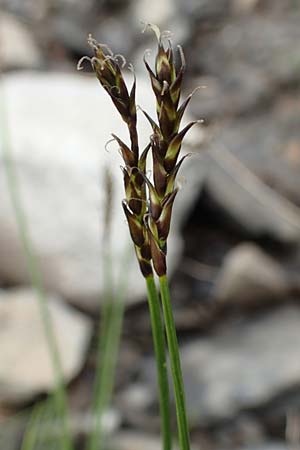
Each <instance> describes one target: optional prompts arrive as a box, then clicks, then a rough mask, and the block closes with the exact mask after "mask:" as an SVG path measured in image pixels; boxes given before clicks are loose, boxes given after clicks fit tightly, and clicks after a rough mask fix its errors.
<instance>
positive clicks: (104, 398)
mask: <svg viewBox="0 0 300 450" xmlns="http://www.w3.org/2000/svg"><path fill="white" fill-rule="evenodd" d="M104 255H105V257H104V260H103V264H104V276H105V277H104V279H105V280H106V285H105V286H106V289H105V301H104V304H103V308H102V321H101V328H100V330H99V339H98V357H97V368H96V379H95V395H94V398H95V402H94V408H93V417H94V418H95V424H94V426H93V429H92V432H91V434H90V436H89V439H88V443H87V449H88V450H101V449H102V448H103V444H104V442H103V440H104V439H103V438H104V435H103V427H102V418H103V413H104V412H105V410H106V409H107V408H108V407H109V405H110V403H111V398H112V392H113V386H114V380H115V368H116V362H117V356H118V351H119V344H120V335H121V330H122V322H123V315H124V314H123V313H124V305H125V295H126V292H127V282H128V272H127V271H126V270H124V267H128V251H127V250H126V252H125V253H124V258H123V259H124V260H123V261H121V273H120V281H119V285H118V289H117V293H116V295H115V296H114V286H113V279H112V272H113V266H112V260H111V251H106V252H105V253H104Z"/></svg>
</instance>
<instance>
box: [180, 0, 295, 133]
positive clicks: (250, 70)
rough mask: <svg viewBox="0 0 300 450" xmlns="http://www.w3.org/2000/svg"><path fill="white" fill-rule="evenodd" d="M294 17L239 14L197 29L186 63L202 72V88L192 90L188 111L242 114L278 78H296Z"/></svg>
mask: <svg viewBox="0 0 300 450" xmlns="http://www.w3.org/2000/svg"><path fill="white" fill-rule="evenodd" d="M210 3H211V2H210ZM213 4H214V2H213ZM299 19H300V16H299V12H298V13H297V11H296V12H293V13H289V14H285V15H284V16H282V15H280V14H279V15H277V16H275V17H273V16H270V15H267V14H265V15H258V14H256V15H246V14H245V15H242V16H241V17H235V18H232V19H229V20H228V21H227V22H226V23H225V24H224V25H223V26H219V27H218V29H217V30H214V32H211V33H207V34H206V35H203V33H201V32H199V33H197V36H199V37H198V38H197V39H196V42H194V43H193V46H192V48H191V50H190V51H191V55H190V58H189V64H190V65H191V66H192V67H193V68H194V70H195V71H196V72H198V73H199V75H200V76H201V77H204V80H202V79H200V80H197V84H198V83H199V84H203V83H204V84H206V85H207V86H208V88H207V89H206V90H202V91H200V92H199V93H198V94H197V102H196V101H194V102H193V103H192V105H191V107H192V110H193V113H194V114H195V115H196V116H200V117H203V116H204V117H205V118H207V119H208V118H209V119H211V118H214V117H224V116H227V115H232V114H243V113H245V112H247V111H250V110H253V109H254V108H255V107H257V106H259V105H261V104H264V103H265V102H266V101H270V100H271V99H272V98H273V97H274V95H275V94H276V90H277V89H278V88H279V87H280V86H282V85H283V84H295V83H298V82H299V75H298V74H299V69H300V60H299V52H298V49H297V47H295V46H294V45H293V44H294V42H298V41H299V39H300V29H299V26H298V24H299ZM195 33H196V31H195ZM236 129H238V128H236Z"/></svg>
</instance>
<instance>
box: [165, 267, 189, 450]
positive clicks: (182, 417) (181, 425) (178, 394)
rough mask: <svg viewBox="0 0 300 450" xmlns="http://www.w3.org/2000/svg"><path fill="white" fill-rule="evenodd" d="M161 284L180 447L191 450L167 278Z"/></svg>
mask: <svg viewBox="0 0 300 450" xmlns="http://www.w3.org/2000/svg"><path fill="white" fill-rule="evenodd" d="M159 282H160V292H161V299H162V305H163V312H164V319H165V326H166V332H167V340H168V347H169V354H170V363H171V371H172V377H173V384H174V394H175V404H176V416H177V424H178V435H179V445H180V449H181V450H190V438H189V429H188V421H187V414H186V406H185V393H184V384H183V377H182V370H181V364H180V355H179V348H178V341H177V335H176V328H175V322H174V317H173V312H172V306H171V298H170V291H169V285H168V279H167V276H166V275H163V276H161V277H159Z"/></svg>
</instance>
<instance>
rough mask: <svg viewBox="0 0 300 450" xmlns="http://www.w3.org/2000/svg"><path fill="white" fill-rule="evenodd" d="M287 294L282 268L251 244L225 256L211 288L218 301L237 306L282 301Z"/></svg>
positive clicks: (236, 248) (245, 244)
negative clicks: (213, 289) (214, 283)
mask: <svg viewBox="0 0 300 450" xmlns="http://www.w3.org/2000/svg"><path fill="white" fill-rule="evenodd" d="M287 292H288V280H287V276H286V274H285V272H284V270H283V268H282V267H281V266H280V264H279V263H277V261H275V260H274V259H272V258H271V257H270V256H269V255H267V254H266V253H264V252H263V251H262V250H261V249H260V248H259V247H257V246H256V245H254V244H251V243H244V244H240V245H238V246H237V247H235V248H233V249H232V250H231V251H230V252H229V253H228V254H227V255H226V257H225V259H224V262H223V265H222V267H221V270H220V272H219V274H218V277H217V280H216V285H215V296H216V297H217V298H218V299H219V300H221V301H223V302H226V303H236V304H240V305H243V304H248V305H250V304H257V303H258V304H261V303H262V302H266V301H270V300H272V301H274V300H278V299H279V300H280V299H281V300H282V299H283V298H284V297H285V296H286V295H287Z"/></svg>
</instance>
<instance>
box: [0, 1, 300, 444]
mask: <svg viewBox="0 0 300 450" xmlns="http://www.w3.org/2000/svg"><path fill="white" fill-rule="evenodd" d="M141 21H143V22H151V23H155V24H157V25H159V26H160V28H161V29H163V30H170V31H171V32H172V34H173V40H174V43H175V44H179V43H180V44H181V45H182V46H183V48H184V53H185V57H186V61H187V71H186V77H185V84H184V93H185V94H189V93H190V92H191V91H192V90H193V89H195V88H197V87H198V86H200V87H201V88H200V89H199V90H197V92H195V95H194V98H193V100H192V102H191V106H190V108H189V113H188V114H189V116H190V117H192V118H196V119H204V124H203V125H202V126H201V127H200V126H199V127H198V129H197V130H196V132H195V133H193V134H192V135H191V138H190V139H189V140H188V142H187V149H188V150H192V151H193V152H194V153H195V156H194V157H193V158H190V159H189V161H188V163H187V165H186V168H185V170H184V171H183V172H182V175H183V177H184V182H183V189H182V191H181V192H180V195H179V196H178V197H181V199H180V198H178V204H177V206H176V211H175V219H174V222H173V227H174V232H173V236H172V237H171V242H170V269H171V272H170V275H171V294H172V299H173V307H174V314H175V319H176V325H177V330H178V336H179V341H180V349H181V354H182V363H183V368H184V378H185V384H186V391H187V392H186V393H187V405H188V412H189V416H190V424H191V436H192V443H193V445H194V448H195V449H198V448H199V449H200V448H201V449H202V450H206V449H207V450H221V449H233V448H234V449H244V448H251V449H255V450H256V449H257V450H265V449H266V450H267V449H276V450H277V449H278V450H281V449H285V448H293V449H296V448H299V446H300V440H299V434H300V326H299V325H300V305H299V299H300V278H299V271H300V251H299V243H300V209H299V208H300V1H299V0H165V1H161V0H160V1H159V0H151V1H149V0H85V1H80V0H0V68H1V73H2V75H1V77H2V79H1V82H0V84H1V97H2V98H1V100H0V103H1V108H2V110H1V115H2V119H1V121H2V125H1V129H2V132H1V144H0V145H1V148H2V152H1V155H2V156H1V159H0V163H1V167H0V188H1V189H0V288H1V290H0V355H1V356H0V435H1V439H3V444H2V445H1V448H3V449H4V448H5V449H6V450H10V449H18V448H20V442H21V439H22V434H23V432H24V428H25V427H26V423H27V419H28V414H29V412H28V411H30V410H31V409H32V407H34V405H36V403H37V402H40V401H43V400H44V399H45V398H46V397H47V395H48V394H50V393H51V392H52V390H53V386H54V382H53V374H52V369H51V363H50V362H49V358H48V357H47V351H46V347H45V343H44V337H43V329H42V325H41V321H40V318H39V313H38V311H37V307H36V304H35V294H34V292H33V290H32V289H31V287H30V282H29V278H30V277H29V276H28V267H27V266H28V264H27V262H26V259H24V252H23V250H22V244H21V241H20V238H19V231H18V227H17V223H16V220H15V211H14V210H13V208H12V204H11V199H10V196H9V192H8V188H7V182H6V175H5V168H4V156H3V155H4V153H3V148H4V147H5V146H9V147H11V150H12V151H13V153H12V154H13V157H14V161H15V167H16V170H17V172H18V175H19V181H20V192H21V199H22V205H23V207H24V211H25V213H26V216H27V220H28V224H29V230H30V233H31V237H32V241H33V244H34V249H35V252H36V255H37V258H38V263H39V269H40V271H41V274H42V277H43V284H44V288H45V290H46V292H47V295H49V308H50V309H51V313H52V317H53V322H54V325H55V329H56V331H57V335H58V337H57V339H58V344H59V348H60V351H61V358H62V363H63V369H64V370H63V372H64V378H65V381H66V383H67V384H68V398H69V406H70V410H71V424H72V430H73V432H74V435H75V437H76V440H77V441H76V442H77V443H78V449H79V448H83V447H82V445H83V442H84V438H85V436H86V435H87V434H88V432H89V429H90V426H91V421H90V420H89V408H90V405H91V403H92V399H93V389H92V383H93V380H94V376H95V368H96V362H97V350H96V341H97V324H98V322H99V300H100V301H101V299H102V300H103V298H104V293H105V282H106V281H107V280H106V279H105V275H104V274H103V270H102V269H103V267H104V268H105V262H103V261H102V262H101V261H100V260H101V245H102V241H101V239H102V238H101V235H102V234H103V229H104V224H103V221H104V216H105V211H104V208H103V202H105V199H106V198H107V195H108V193H107V190H106V189H105V188H104V187H103V186H104V184H105V180H104V175H103V174H104V172H105V170H106V168H107V164H108V165H110V164H112V162H113V165H114V168H111V170H112V178H113V180H114V183H115V191H116V192H115V193H113V194H112V195H113V196H114V195H115V197H114V198H115V200H114V205H115V206H112V211H113V220H112V231H111V234H112V244H111V245H112V249H111V255H112V261H113V266H114V270H115V268H116V272H117V273H119V271H120V270H121V271H122V268H123V269H124V270H129V269H128V268H127V264H125V265H124V264H123V266H122V264H121V262H120V261H121V259H122V255H123V254H124V252H125V251H126V248H127V245H128V242H127V238H126V237H125V236H127V229H126V224H125V223H124V218H123V216H122V211H121V208H120V207H119V204H120V202H119V200H120V198H122V180H121V179H120V180H119V178H121V177H120V175H119V165H120V159H119V157H118V155H117V154H116V155H115V153H116V152H114V151H113V150H108V151H107V152H104V150H103V148H104V145H105V143H106V142H107V141H108V139H109V137H110V133H111V132H116V131H117V133H116V134H121V135H122V133H123V129H122V124H121V123H120V122H121V120H120V119H119V117H118V116H117V114H116V112H115V111H114V110H113V109H112V107H111V105H110V102H109V99H108V98H106V97H107V96H106V94H105V93H104V92H102V89H100V86H99V85H98V84H97V82H96V80H95V79H94V77H93V76H92V75H91V74H89V73H88V72H89V68H88V67H87V66H86V67H85V70H84V74H82V73H79V72H77V71H76V65H77V62H78V60H79V59H80V58H81V57H82V56H83V55H86V54H89V49H88V46H87V42H86V38H87V35H88V33H92V34H93V36H94V37H95V38H96V39H97V40H99V41H100V42H103V43H106V44H107V45H109V47H110V48H111V50H112V51H113V52H114V53H120V54H122V55H123V56H124V57H125V58H126V61H128V62H131V63H132V64H133V65H134V67H135V70H136V72H137V76H138V82H139V86H140V87H139V90H140V91H139V98H140V99H141V100H140V101H141V103H143V106H145V109H146V110H149V109H150V110H153V107H154V105H153V99H152V98H151V92H150V91H149V82H148V79H147V75H146V73H145V71H144V68H143V62H142V58H143V55H144V52H145V49H147V48H150V49H152V50H153V49H155V43H154V39H153V36H152V35H151V33H144V34H142V33H141V30H142V28H143V26H142V25H141ZM152 53H153V52H152ZM149 59H150V61H151V55H150V57H149ZM129 76H130V75H129ZM131 77H132V75H131ZM147 86H148V87H147ZM151 108H152V109H151ZM143 133H144V132H143ZM145 133H146V138H147V137H148V136H149V134H150V131H148V132H145ZM147 133H148V134H147ZM125 136H126V135H125ZM109 161H110V162H109ZM118 177H119V178H118ZM114 183H113V184H114ZM172 249H173V250H172ZM120 265H121V267H120ZM132 265H135V261H133V262H132ZM128 278H130V276H129V275H128ZM140 278H141V277H140V275H139V273H138V271H137V268H136V267H135V266H134V267H133V270H132V275H131V278H130V279H131V281H130V282H129V286H128V295H127V298H126V304H125V316H124V323H123V331H122V337H121V345H120V352H119V356H118V362H117V370H116V381H115V388H114V394H113V399H112V404H111V407H110V409H109V411H108V412H107V414H106V415H105V427H106V429H107V431H108V432H109V433H111V434H112V435H113V437H114V439H115V441H114V444H113V445H114V448H115V449H116V450H118V449H120V450H135V449H141V448H143V449H149V450H152V449H153V450H156V449H158V448H160V443H159V419H158V403H157V393H156V376H155V364H154V357H153V350H152V340H151V329H150V322H149V316H148V308H147V302H146V298H145V295H144V294H143V292H144V291H143V290H144V286H143V280H142V279H140ZM102 322H103V321H102ZM102 322H101V317H100V328H101V323H102ZM173 419H174V424H175V417H174V418H173ZM1 442H2V441H1ZM4 442H5V444H4ZM54 448H55V447H54Z"/></svg>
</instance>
